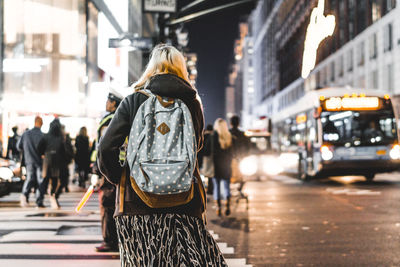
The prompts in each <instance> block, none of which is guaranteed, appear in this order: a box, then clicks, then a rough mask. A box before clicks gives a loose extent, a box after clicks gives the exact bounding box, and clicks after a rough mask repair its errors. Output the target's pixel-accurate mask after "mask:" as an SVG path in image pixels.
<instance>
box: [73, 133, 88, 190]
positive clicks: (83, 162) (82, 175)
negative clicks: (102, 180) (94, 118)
mask: <svg viewBox="0 0 400 267" xmlns="http://www.w3.org/2000/svg"><path fill="white" fill-rule="evenodd" d="M75 149H76V152H75V169H76V172H77V173H78V176H79V180H78V182H79V186H80V187H85V183H86V181H87V179H88V173H89V167H90V154H89V153H90V150H89V137H88V135H87V129H86V127H82V128H81V129H80V130H79V135H77V136H76V138H75Z"/></svg>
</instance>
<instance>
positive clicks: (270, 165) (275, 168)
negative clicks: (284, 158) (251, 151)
mask: <svg viewBox="0 0 400 267" xmlns="http://www.w3.org/2000/svg"><path fill="white" fill-rule="evenodd" d="M262 164H263V172H264V173H265V174H268V175H278V174H279V173H281V172H283V167H282V165H281V163H280V161H279V160H278V159H277V158H275V157H263V158H262Z"/></svg>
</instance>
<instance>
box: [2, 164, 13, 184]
mask: <svg viewBox="0 0 400 267" xmlns="http://www.w3.org/2000/svg"><path fill="white" fill-rule="evenodd" d="M13 177H14V173H13V171H12V170H10V168H7V167H0V178H2V179H4V180H7V181H10V182H11V180H12V178H13Z"/></svg>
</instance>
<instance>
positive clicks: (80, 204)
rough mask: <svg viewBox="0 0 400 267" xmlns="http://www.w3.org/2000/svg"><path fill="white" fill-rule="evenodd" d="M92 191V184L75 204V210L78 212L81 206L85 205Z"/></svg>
mask: <svg viewBox="0 0 400 267" xmlns="http://www.w3.org/2000/svg"><path fill="white" fill-rule="evenodd" d="M93 191H94V187H93V185H91V186H89V188H88V190H87V191H86V193H85V195H84V196H83V197H82V199H81V201H80V202H79V204H78V206H76V208H75V211H76V212H79V211H80V210H81V209H82V208H83V206H85V204H86V202H87V201H88V200H89V198H90V196H91V195H92V194H93Z"/></svg>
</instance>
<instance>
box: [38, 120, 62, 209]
mask: <svg viewBox="0 0 400 267" xmlns="http://www.w3.org/2000/svg"><path fill="white" fill-rule="evenodd" d="M38 152H39V154H40V155H44V159H43V174H42V176H43V178H44V182H43V183H42V184H41V185H40V186H39V190H40V191H41V194H42V195H43V196H44V193H45V192H46V191H47V186H48V184H49V182H51V183H50V186H51V190H50V203H51V207H52V208H53V209H59V208H60V205H59V203H58V197H59V194H56V193H57V191H58V190H59V187H60V186H61V181H60V174H61V169H62V167H63V166H64V164H65V163H64V160H65V154H66V153H65V146H64V136H63V134H62V131H61V123H60V121H59V120H58V119H57V118H56V119H54V120H53V121H52V122H51V123H50V129H49V132H48V133H47V134H46V135H45V136H44V137H43V138H42V139H41V140H40V142H39V145H38ZM41 201H42V202H43V199H41Z"/></svg>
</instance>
